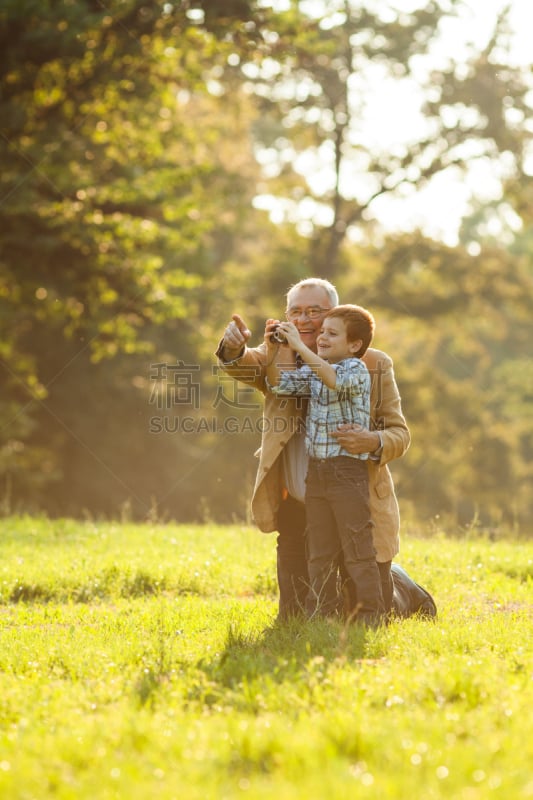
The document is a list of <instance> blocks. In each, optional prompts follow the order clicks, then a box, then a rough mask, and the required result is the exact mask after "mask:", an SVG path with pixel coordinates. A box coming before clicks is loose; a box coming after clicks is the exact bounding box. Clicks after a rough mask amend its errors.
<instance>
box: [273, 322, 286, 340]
mask: <svg viewBox="0 0 533 800" xmlns="http://www.w3.org/2000/svg"><path fill="white" fill-rule="evenodd" d="M270 341H271V342H272V343H273V344H286V343H287V339H286V338H285V334H284V333H283V331H282V330H281V328H280V326H279V325H276V327H275V328H274V330H273V331H272V333H271V334H270Z"/></svg>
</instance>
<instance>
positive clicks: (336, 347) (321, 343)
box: [317, 317, 362, 364]
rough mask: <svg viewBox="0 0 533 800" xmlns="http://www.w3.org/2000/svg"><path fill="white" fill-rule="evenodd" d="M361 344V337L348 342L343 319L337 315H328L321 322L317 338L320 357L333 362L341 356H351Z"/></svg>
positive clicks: (341, 357) (339, 359)
mask: <svg viewBox="0 0 533 800" xmlns="http://www.w3.org/2000/svg"><path fill="white" fill-rule="evenodd" d="M361 345H362V340H361V339H356V340H355V341H354V342H349V341H348V338H347V336H346V325H345V323H344V320H342V319H339V318H338V317H328V318H327V319H325V320H324V322H323V323H322V329H321V331H320V333H319V335H318V338H317V347H318V349H317V352H318V355H319V356H320V358H323V359H324V360H325V361H329V363H330V364H335V363H337V362H338V361H342V359H343V358H352V357H353V356H354V354H355V353H357V351H358V350H359V348H360V347H361Z"/></svg>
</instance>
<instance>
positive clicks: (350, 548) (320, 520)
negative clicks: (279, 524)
mask: <svg viewBox="0 0 533 800" xmlns="http://www.w3.org/2000/svg"><path fill="white" fill-rule="evenodd" d="M374 327H375V324H374V319H373V317H372V315H371V314H370V312H369V311H367V310H366V309H364V308H361V307H360V306H354V305H342V306H336V307H335V308H333V309H332V310H331V311H329V312H328V313H327V314H326V316H325V318H324V321H323V326H322V330H321V332H320V335H319V336H318V339H317V348H318V355H317V354H316V353H313V351H312V350H310V349H309V348H308V347H307V346H306V345H305V344H304V343H303V342H302V339H301V337H300V334H299V332H298V330H297V328H296V326H295V325H294V324H293V323H291V322H281V323H280V324H279V334H281V335H283V336H284V337H285V338H286V340H287V343H288V344H289V346H290V347H291V349H292V350H293V351H295V353H297V355H298V356H299V357H300V359H301V361H302V362H303V365H302V366H301V367H300V368H299V369H298V368H296V369H288V370H285V369H283V368H280V366H279V365H276V364H274V362H272V364H271V365H270V367H269V370H268V379H269V382H270V386H271V390H272V391H273V392H274V393H276V394H278V395H300V396H308V397H309V408H308V412H307V420H306V446H307V450H308V453H309V470H308V473H307V482H306V495H305V508H306V517H307V527H306V535H307V548H308V566H309V583H310V586H309V594H308V597H307V601H306V612H307V615H308V616H309V617H312V616H314V615H320V616H328V615H332V614H335V612H336V605H337V590H336V576H337V566H338V556H339V554H340V552H341V551H342V553H343V558H344V564H345V568H346V571H347V572H348V575H349V576H350V577H351V579H352V580H353V582H354V584H355V586H356V588H357V600H358V613H357V616H356V619H357V621H361V622H363V623H366V624H370V625H374V624H377V623H378V622H379V621H380V619H381V617H382V615H383V614H384V603H383V596H382V592H381V580H380V573H379V569H378V566H377V563H376V558H375V550H374V544H373V540H372V521H371V518H370V507H369V497H368V472H367V458H368V455H367V454H366V453H365V454H362V455H350V454H348V453H347V452H346V451H343V449H342V447H341V446H340V445H339V444H338V443H337V441H336V440H335V439H334V438H333V436H331V433H332V432H333V431H336V430H337V428H338V426H339V425H340V424H341V423H346V422H352V423H356V424H359V425H361V426H363V427H365V428H368V427H369V419H370V375H369V373H368V370H367V368H366V366H365V365H364V363H363V362H362V361H361V359H360V357H361V356H362V355H364V353H365V352H366V349H367V348H368V346H369V344H370V342H371V341H372V337H373V334H374ZM267 338H268V339H269V342H268V343H267V346H268V345H270V348H272V340H271V339H270V334H269V336H268V337H265V339H267ZM295 366H297V365H295Z"/></svg>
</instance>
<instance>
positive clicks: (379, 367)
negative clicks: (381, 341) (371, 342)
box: [362, 347, 392, 372]
mask: <svg viewBox="0 0 533 800" xmlns="http://www.w3.org/2000/svg"><path fill="white" fill-rule="evenodd" d="M362 361H364V363H365V364H366V366H367V369H368V370H369V372H376V371H383V370H386V369H391V368H392V358H391V357H390V356H389V355H387V353H385V352H383V350H376V348H374V347H369V348H368V350H367V351H366V353H365V354H364V356H363V357H362Z"/></svg>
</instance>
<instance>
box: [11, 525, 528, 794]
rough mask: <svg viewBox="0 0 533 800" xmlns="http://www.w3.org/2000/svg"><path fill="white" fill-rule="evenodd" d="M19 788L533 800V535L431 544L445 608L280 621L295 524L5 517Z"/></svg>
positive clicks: (423, 555) (427, 558)
mask: <svg viewBox="0 0 533 800" xmlns="http://www.w3.org/2000/svg"><path fill="white" fill-rule="evenodd" d="M0 548H1V556H0V604H1V605H0V798H2V799H3V798H6V799H7V798H9V800H40V799H41V798H58V799H59V800H66V799H67V798H69V799H70V798H72V800H74V799H75V800H111V799H112V798H120V799H121V798H125V799H127V800H152V799H153V798H157V800H171V799H172V798H175V799H176V800H197V799H198V800H206V799H210V798H213V799H214V800H223V798H227V799H228V800H233V799H234V798H245V797H250V798H253V799H254V800H257V798H259V799H261V798H275V799H276V800H289V799H290V800H293V799H294V798H302V799H304V798H305V800H325V799H326V798H327V800H332V799H333V800H335V799H336V798H339V800H340V798H342V799H343V800H344V798H347V797H350V798H376V800H377V799H378V798H379V800H386V798H398V800H400V798H401V800H406V798H415V800H418V798H420V800H434V799H435V800H437V799H438V800H440V799H441V798H442V800H444V798H446V800H450V798H460V799H461V800H489V799H490V798H494V800H500V799H501V798H502V797H504V798H511V799H512V800H518V799H519V798H533V768H532V766H531V765H532V764H533V714H532V713H531V709H532V708H533V681H532V673H533V658H532V651H533V643H532V638H533V637H532V634H533V614H532V609H533V592H532V585H533V540H516V541H511V540H509V539H498V538H496V540H489V539H488V538H484V537H483V536H481V535H474V534H473V533H471V534H470V535H465V536H463V538H461V539H457V538H455V539H452V538H447V537H446V535H445V534H444V533H442V532H438V531H436V532H435V533H434V535H432V536H427V537H417V536H416V535H415V534H414V533H412V532H410V531H409V529H408V528H407V527H405V528H404V534H403V543H402V553H401V557H400V558H399V559H398V563H400V564H401V565H402V566H404V567H405V568H406V569H407V570H408V572H409V573H410V574H411V575H412V577H414V578H415V579H416V580H418V581H419V582H420V583H422V584H423V585H424V586H426V587H427V588H428V589H429V590H430V591H431V593H432V594H433V596H434V597H435V600H436V602H437V606H438V609H439V617H438V619H437V620H436V621H429V620H422V619H413V618H412V619H409V620H403V621H400V620H398V621H394V622H392V623H391V624H390V625H389V626H388V627H386V628H382V629H379V630H376V631H365V630H361V629H360V628H358V627H354V626H352V627H348V628H347V627H345V626H344V625H342V624H341V623H330V622H323V621H316V622H313V623H295V622H292V623H290V624H286V625H277V624H276V623H275V622H274V620H275V615H276V581H275V537H274V536H264V535H262V534H260V533H258V532H257V531H256V530H254V529H252V528H248V527H244V526H239V525H233V526H224V527H222V526H216V525H209V524H208V525H203V526H193V525H175V524H166V525H164V524H153V525H152V524H145V525H134V524H119V523H115V524H114V523H94V522H76V521H71V520H59V521H57V520H56V521H51V520H46V519H37V518H7V519H4V520H1V521H0Z"/></svg>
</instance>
